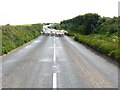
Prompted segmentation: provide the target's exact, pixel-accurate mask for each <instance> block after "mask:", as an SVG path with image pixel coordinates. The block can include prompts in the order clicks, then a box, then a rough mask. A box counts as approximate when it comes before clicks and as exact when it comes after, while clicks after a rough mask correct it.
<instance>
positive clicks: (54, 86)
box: [53, 73, 57, 88]
mask: <svg viewBox="0 0 120 90" xmlns="http://www.w3.org/2000/svg"><path fill="white" fill-rule="evenodd" d="M53 88H57V73H53Z"/></svg>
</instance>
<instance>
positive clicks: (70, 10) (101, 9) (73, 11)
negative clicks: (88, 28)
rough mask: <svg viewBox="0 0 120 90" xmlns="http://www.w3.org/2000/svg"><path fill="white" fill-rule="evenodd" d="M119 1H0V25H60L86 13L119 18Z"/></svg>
mask: <svg viewBox="0 0 120 90" xmlns="http://www.w3.org/2000/svg"><path fill="white" fill-rule="evenodd" d="M118 1H119V0H0V25H5V24H11V25H20V24H34V23H59V22H60V21H62V20H66V19H71V18H73V17H75V16H78V15H84V14H86V13H97V14H99V15H101V16H105V17H113V16H118Z"/></svg>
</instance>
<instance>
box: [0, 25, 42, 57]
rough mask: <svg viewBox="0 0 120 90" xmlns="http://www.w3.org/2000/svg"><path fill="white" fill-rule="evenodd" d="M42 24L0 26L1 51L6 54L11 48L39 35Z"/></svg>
mask: <svg viewBox="0 0 120 90" xmlns="http://www.w3.org/2000/svg"><path fill="white" fill-rule="evenodd" d="M42 26H43V25H42V24H33V25H29V26H26V25H21V26H20V25H19V26H11V25H5V26H2V53H1V55H3V54H7V53H8V52H10V51H11V50H13V49H15V48H17V47H19V46H21V45H23V44H25V43H27V42H29V41H30V40H32V39H34V38H36V37H37V36H39V35H40V32H41V30H42Z"/></svg>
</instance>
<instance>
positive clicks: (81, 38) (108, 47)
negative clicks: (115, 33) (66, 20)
mask: <svg viewBox="0 0 120 90" xmlns="http://www.w3.org/2000/svg"><path fill="white" fill-rule="evenodd" d="M100 37H105V35H99V37H98V36H97V35H79V34H77V35H75V38H74V39H75V40H76V41H78V42H80V43H83V44H86V45H87V46H89V47H91V48H93V49H95V50H97V51H99V52H100V53H102V54H105V55H107V56H109V57H111V58H113V59H115V60H120V57H119V56H120V49H119V48H118V41H117V40H118V39H117V38H116V41H115V40H114V39H113V37H106V38H105V39H102V38H100ZM109 39H111V42H110V41H109ZM112 39H113V40H114V43H113V41H112Z"/></svg>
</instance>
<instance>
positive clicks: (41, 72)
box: [2, 36, 118, 88]
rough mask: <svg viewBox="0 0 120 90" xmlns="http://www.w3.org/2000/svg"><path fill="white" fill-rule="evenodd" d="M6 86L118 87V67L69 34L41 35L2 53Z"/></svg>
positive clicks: (3, 81)
mask: <svg viewBox="0 0 120 90" xmlns="http://www.w3.org/2000/svg"><path fill="white" fill-rule="evenodd" d="M2 87H3V88H117V87H118V67H117V65H115V64H113V63H111V62H109V60H107V59H105V58H103V57H101V56H100V55H98V54H96V53H95V52H93V51H91V50H89V49H88V48H86V47H84V46H83V45H81V44H79V43H77V42H76V41H74V40H73V39H71V38H70V37H68V36H64V37H55V36H39V37H38V38H36V39H35V40H33V41H31V42H29V43H27V44H25V45H24V46H22V47H19V48H17V49H15V50H13V51H12V52H10V53H9V54H7V55H4V56H3V57H2Z"/></svg>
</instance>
